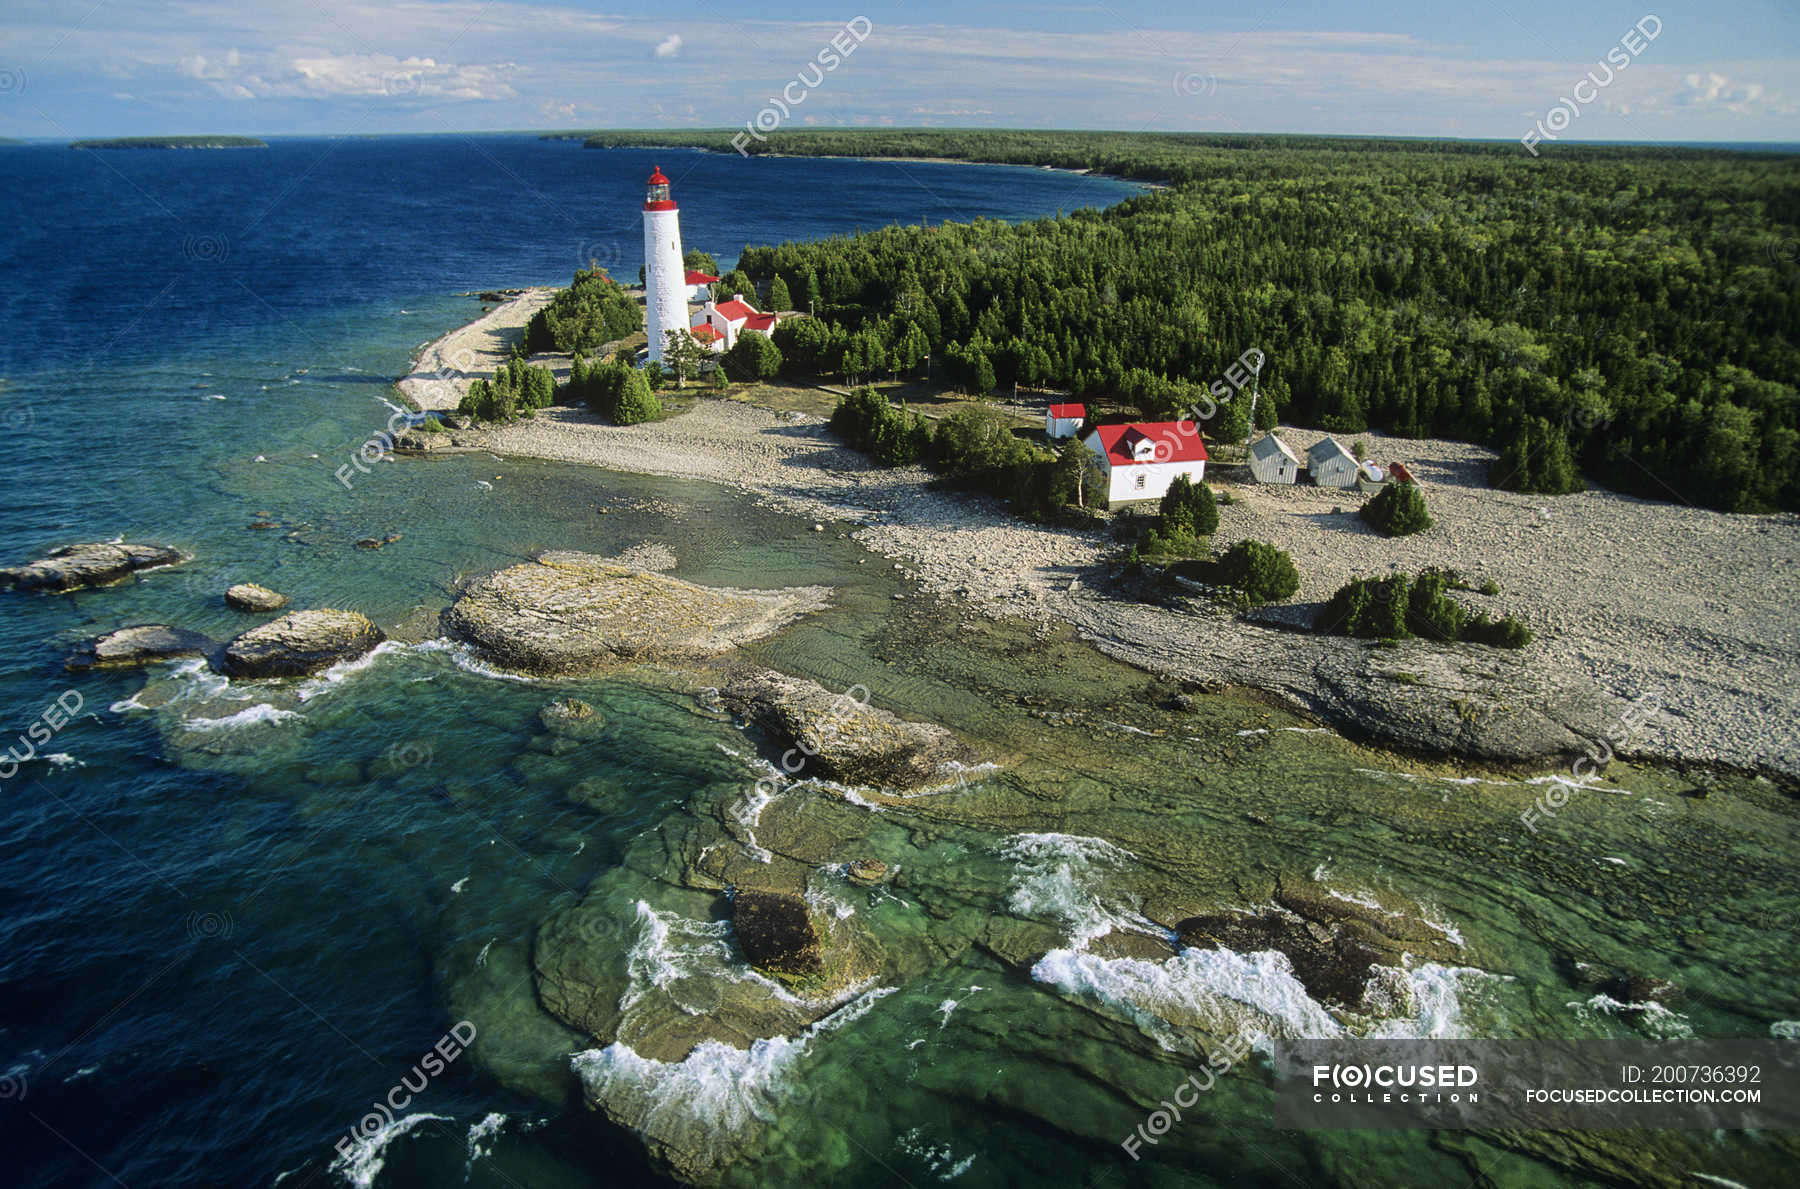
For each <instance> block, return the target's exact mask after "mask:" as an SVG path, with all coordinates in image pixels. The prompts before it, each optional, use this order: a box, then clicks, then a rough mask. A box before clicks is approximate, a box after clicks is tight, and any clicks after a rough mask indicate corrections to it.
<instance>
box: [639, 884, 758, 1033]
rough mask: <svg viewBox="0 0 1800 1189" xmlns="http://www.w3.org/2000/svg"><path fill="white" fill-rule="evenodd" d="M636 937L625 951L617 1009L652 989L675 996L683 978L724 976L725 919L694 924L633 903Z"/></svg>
mask: <svg viewBox="0 0 1800 1189" xmlns="http://www.w3.org/2000/svg"><path fill="white" fill-rule="evenodd" d="M637 919H638V936H637V940H636V941H635V942H633V943H632V946H631V948H630V949H629V950H627V951H626V952H625V973H626V976H627V978H628V979H629V980H630V983H629V985H628V986H627V987H626V988H625V993H624V995H622V996H621V997H620V999H619V1010H620V1011H625V1010H627V1009H629V1008H631V1007H632V1006H633V1005H634V1004H636V1003H637V1002H638V1000H640V999H642V998H643V997H644V996H645V995H648V994H649V993H650V992H651V991H664V992H666V993H668V994H669V995H670V996H671V997H672V998H676V1002H677V1003H679V1002H680V1000H679V998H677V997H676V991H677V987H676V984H677V983H679V982H680V981H681V980H683V979H686V978H693V977H696V976H698V977H701V978H708V979H710V978H715V977H719V976H721V975H726V976H729V972H728V968H729V965H730V963H731V946H730V944H729V943H728V942H727V941H726V938H727V937H728V936H730V933H731V926H730V924H729V923H728V922H726V921H696V920H691V919H689V918H687V917H684V916H681V915H680V914H679V913H674V912H658V911H657V910H656V909H654V908H652V907H650V905H649V904H647V903H646V902H644V901H642V900H639V901H638V902H637Z"/></svg>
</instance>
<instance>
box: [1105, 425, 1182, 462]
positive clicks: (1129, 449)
mask: <svg viewBox="0 0 1800 1189" xmlns="http://www.w3.org/2000/svg"><path fill="white" fill-rule="evenodd" d="M1184 427H1185V428H1184ZM1094 432H1095V433H1097V434H1099V435H1100V448H1101V449H1102V450H1103V451H1105V453H1106V457H1107V460H1108V461H1109V462H1111V463H1112V464H1113V465H1114V466H1138V465H1142V463H1143V462H1205V461H1206V460H1207V458H1208V457H1209V456H1208V455H1207V453H1206V443H1204V442H1202V441H1201V440H1200V427H1199V426H1198V425H1195V424H1194V423H1193V422H1192V421H1140V422H1136V423H1134V424H1130V425H1102V426H1098V427H1096V428H1095V430H1094ZM1144 441H1148V442H1152V443H1154V444H1155V454H1154V455H1153V456H1152V457H1150V458H1147V459H1143V460H1141V462H1140V460H1139V459H1138V458H1137V457H1136V455H1135V452H1134V449H1133V448H1134V447H1135V446H1136V445H1137V443H1139V442H1144Z"/></svg>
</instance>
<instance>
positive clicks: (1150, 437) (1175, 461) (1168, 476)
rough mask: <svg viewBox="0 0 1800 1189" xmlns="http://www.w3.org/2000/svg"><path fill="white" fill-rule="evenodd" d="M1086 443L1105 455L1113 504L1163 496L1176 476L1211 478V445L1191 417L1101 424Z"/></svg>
mask: <svg viewBox="0 0 1800 1189" xmlns="http://www.w3.org/2000/svg"><path fill="white" fill-rule="evenodd" d="M1082 442H1083V444H1084V445H1086V446H1087V448H1088V449H1089V450H1092V451H1093V452H1094V453H1095V454H1097V455H1099V456H1100V469H1101V470H1103V471H1105V472H1106V497H1107V501H1108V502H1109V503H1115V504H1117V503H1126V502H1128V501H1131V500H1156V499H1161V498H1162V497H1163V494H1164V493H1165V492H1167V491H1168V490H1169V484H1171V483H1173V482H1174V481H1175V476H1177V475H1186V476H1187V477H1188V478H1189V479H1190V480H1192V481H1193V482H1195V483H1198V482H1200V481H1201V480H1202V479H1204V478H1205V477H1206V457H1207V456H1206V445H1205V443H1203V442H1202V441H1201V440H1200V434H1199V432H1198V430H1197V429H1196V427H1195V425H1194V423H1193V422H1191V421H1186V422H1182V421H1143V422H1137V423H1134V424H1131V425H1101V426H1097V427H1095V429H1094V430H1093V432H1091V433H1089V434H1088V435H1087V437H1085V438H1083V439H1082Z"/></svg>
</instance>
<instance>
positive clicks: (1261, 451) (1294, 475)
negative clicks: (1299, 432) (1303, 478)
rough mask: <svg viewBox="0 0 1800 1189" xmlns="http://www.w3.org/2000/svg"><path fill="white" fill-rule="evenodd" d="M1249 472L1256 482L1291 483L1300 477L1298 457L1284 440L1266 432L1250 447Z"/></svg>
mask: <svg viewBox="0 0 1800 1189" xmlns="http://www.w3.org/2000/svg"><path fill="white" fill-rule="evenodd" d="M1250 474H1251V475H1252V476H1253V477H1254V478H1255V479H1256V481H1257V482H1258V483H1292V482H1294V481H1295V480H1297V479H1299V478H1300V459H1299V457H1298V456H1297V455H1295V453H1294V452H1293V451H1292V450H1290V449H1288V444H1287V443H1286V442H1284V441H1282V440H1281V439H1280V438H1278V437H1276V436H1275V435H1274V434H1266V435H1264V436H1263V438H1262V439H1261V440H1260V441H1258V442H1256V443H1255V444H1254V445H1252V446H1251V447H1250Z"/></svg>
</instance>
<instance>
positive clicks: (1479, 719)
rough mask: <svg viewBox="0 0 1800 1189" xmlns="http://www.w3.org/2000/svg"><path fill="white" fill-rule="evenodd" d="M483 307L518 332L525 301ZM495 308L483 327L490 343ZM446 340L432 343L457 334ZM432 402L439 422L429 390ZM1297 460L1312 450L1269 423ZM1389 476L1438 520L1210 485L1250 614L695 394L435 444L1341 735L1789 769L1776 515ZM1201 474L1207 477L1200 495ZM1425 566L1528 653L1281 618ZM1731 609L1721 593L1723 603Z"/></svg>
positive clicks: (1798, 541) (1088, 545) (558, 415)
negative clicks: (678, 498)
mask: <svg viewBox="0 0 1800 1189" xmlns="http://www.w3.org/2000/svg"><path fill="white" fill-rule="evenodd" d="M528 304H529V303H527V302H524V301H523V299H521V300H520V302H517V303H513V304H512V305H509V306H508V307H502V310H513V311H515V316H518V317H520V321H521V324H522V319H523V317H528V316H529V311H528V310H526V308H525V307H526V305H528ZM499 313H501V311H500V310H497V311H494V312H493V313H491V314H489V315H488V316H487V317H486V318H484V319H483V320H482V322H483V324H484V329H483V331H482V333H483V334H490V335H491V334H494V333H496V331H497V327H496V326H495V322H494V319H495V315H497V314H499ZM470 329H471V328H470V327H464V328H462V329H461V330H459V331H456V332H452V334H451V335H450V336H446V339H445V340H442V342H450V341H451V340H453V339H456V337H457V336H459V335H463V334H465V332H467V331H469V330H470ZM442 399H443V400H445V401H447V402H448V403H449V404H452V405H453V404H454V403H455V400H456V399H460V395H459V394H458V393H456V392H455V391H454V389H453V388H452V389H451V390H450V391H447V392H445V393H444V394H443V395H442ZM1283 433H1284V436H1285V437H1286V438H1287V440H1288V441H1289V443H1290V444H1291V445H1294V446H1295V447H1296V448H1297V449H1301V450H1303V449H1304V448H1305V447H1306V445H1308V444H1309V443H1310V442H1311V441H1313V440H1315V439H1316V438H1318V437H1320V436H1322V435H1320V434H1318V433H1316V432H1311V431H1306V430H1300V429H1289V430H1284V431H1283ZM1358 436H1360V437H1362V438H1364V439H1366V440H1367V441H1368V442H1369V443H1370V452H1371V455H1372V456H1373V457H1376V458H1387V457H1398V458H1404V459H1406V460H1407V461H1408V463H1409V465H1410V466H1411V467H1412V469H1413V471H1414V473H1415V474H1416V475H1418V476H1419V478H1420V480H1421V482H1422V483H1423V484H1424V485H1425V490H1426V492H1427V495H1428V497H1429V499H1430V501H1431V505H1432V509H1433V513H1434V515H1435V516H1436V517H1437V520H1438V525H1437V527H1435V528H1433V529H1432V530H1430V531H1428V532H1426V533H1423V534H1419V535H1418V536H1415V537H1407V538H1397V539H1388V538H1383V537H1379V536H1377V535H1375V534H1374V533H1372V532H1370V531H1368V530H1367V529H1366V528H1364V527H1362V526H1361V522H1360V521H1359V520H1358V519H1357V518H1356V516H1355V512H1356V508H1357V506H1358V505H1359V504H1360V503H1361V500H1362V498H1363V497H1362V496H1360V495H1359V494H1357V493H1356V492H1353V491H1334V490H1325V489H1318V488H1271V487H1264V486H1255V485H1250V484H1248V483H1233V482H1230V481H1229V477H1228V476H1224V475H1222V476H1220V478H1221V479H1224V480H1225V482H1224V483H1223V484H1222V487H1223V489H1225V490H1230V491H1232V492H1233V495H1234V501H1233V502H1232V503H1231V504H1230V505H1227V506H1225V507H1223V508H1222V509H1221V520H1220V529H1219V533H1218V535H1217V537H1216V539H1215V543H1216V544H1217V545H1218V546H1219V547H1221V548H1223V547H1225V546H1228V545H1229V544H1230V543H1231V542H1233V541H1235V540H1238V539H1242V538H1254V539H1260V540H1269V541H1272V542H1274V543H1275V544H1277V545H1280V546H1281V547H1282V548H1284V549H1287V550H1288V551H1289V552H1290V553H1292V555H1293V557H1294V560H1295V563H1296V565H1297V566H1298V567H1299V569H1300V573H1301V575H1302V582H1303V585H1302V589H1301V592H1300V594H1299V595H1298V596H1297V599H1296V601H1295V603H1294V604H1291V605H1290V606H1289V607H1288V608H1285V609H1277V610H1276V612H1275V614H1273V615H1269V616H1265V617H1262V618H1259V619H1258V620H1257V621H1251V620H1249V619H1245V618H1241V617H1239V616H1236V615H1234V614H1231V613H1228V612H1225V611H1222V610H1219V609H1216V608H1214V607H1211V606H1209V605H1207V604H1205V603H1204V602H1201V601H1197V600H1188V601H1177V602H1176V603H1175V604H1174V605H1153V604H1147V603H1143V602H1139V601H1137V600H1135V599H1133V598H1130V597H1126V596H1125V595H1124V594H1122V593H1121V592H1120V591H1119V590H1117V589H1115V588H1114V586H1113V584H1112V582H1111V576H1110V569H1111V568H1110V567H1109V566H1108V565H1107V564H1106V562H1105V558H1106V556H1107V554H1108V552H1109V550H1110V549H1111V547H1112V546H1111V542H1110V541H1109V540H1108V539H1107V537H1106V536H1105V534H1104V533H1103V532H1101V531H1096V530H1070V529H1057V528H1045V527H1042V526H1034V525H1029V524H1025V523H1023V522H1020V521H1018V520H1016V519H1014V518H1012V517H1011V516H1009V515H1008V514H1007V513H1006V512H1005V510H1004V509H1003V508H1002V507H1000V506H999V505H998V504H997V503H996V502H995V501H992V500H988V499H984V498H981V497H976V496H971V495H967V494H963V493H957V492H949V491H945V490H943V489H941V488H939V487H938V486H936V485H935V484H934V483H933V482H932V477H931V476H930V475H929V474H928V473H927V472H925V471H923V470H921V469H919V468H901V469H895V470H884V469H880V468H876V467H873V466H871V465H870V464H869V463H868V461H867V460H866V459H865V458H864V457H863V456H862V455H860V454H858V453H856V452H854V451H851V450H848V449H846V448H844V447H842V446H840V445H838V444H837V443H836V441H835V440H834V439H833V438H831V436H830V435H829V434H828V433H827V431H826V428H825V426H824V424H823V422H822V421H821V420H820V419H819V418H817V417H812V416H807V415H804V414H798V413H776V412H772V411H769V410H766V409H763V408H760V407H756V406H753V405H748V404H744V403H740V402H735V401H730V400H718V399H712V398H702V399H700V400H699V401H698V402H697V403H696V405H695V406H694V407H693V408H692V409H691V410H689V411H688V412H686V413H684V414H682V415H680V416H677V417H674V418H671V419H669V420H667V421H663V422H656V423H651V424H646V425H638V426H631V427H624V428H621V427H615V426H610V425H605V424H601V423H600V422H598V421H597V420H596V419H594V418H592V417H590V416H589V415H588V414H587V413H585V412H584V411H581V410H576V409H564V408H556V409H549V410H545V411H543V412H541V413H540V414H539V415H538V416H537V417H535V418H533V419H532V420H530V421H524V422H520V423H517V424H514V425H510V426H502V427H490V428H483V429H479V430H464V431H459V432H458V434H457V435H456V444H455V445H453V446H452V447H451V448H457V447H458V446H460V447H461V448H466V449H482V450H491V451H494V452H495V453H499V454H510V455H516V456H521V457H531V458H540V459H549V460H555V461H567V462H581V463H586V464H589V465H594V466H600V467H605V468H607V469H611V470H618V471H624V472H630V473H637V474H649V475H662V476H673V477H680V478H694V479H705V480H709V481H712V482H719V483H724V484H727V485H730V486H733V487H735V488H738V489H740V490H743V491H745V492H747V493H750V494H753V495H755V496H756V497H758V498H759V499H761V500H762V501H764V502H766V503H768V504H771V505H772V506H776V507H780V508H782V509H784V510H788V511H792V512H795V513H798V514H801V515H806V516H810V517H815V518H830V519H834V520H838V521H848V522H850V523H851V524H852V525H854V526H856V527H854V528H853V529H852V530H851V531H852V533H853V536H854V537H855V539H856V540H858V541H859V542H861V543H862V544H864V545H865V546H867V547H868V548H869V549H871V550H873V551H875V552H877V553H880V554H882V555H884V556H886V557H888V558H890V559H893V560H894V561H895V562H896V563H897V568H899V569H902V570H903V572H904V573H905V575H906V576H907V577H908V578H910V579H912V580H914V581H916V582H917V583H918V585H919V587H920V589H921V590H922V591H924V592H925V593H927V594H932V595H937V596H940V597H944V598H954V599H960V600H962V601H964V602H965V603H966V604H968V605H970V606H971V607H973V608H974V609H976V610H978V611H979V612H981V613H983V614H985V615H989V616H993V617H1015V616H1017V617H1027V618H1031V619H1035V620H1037V621H1039V622H1040V624H1042V625H1044V627H1045V629H1046V630H1052V629H1053V628H1054V627H1055V625H1058V624H1066V625H1069V626H1070V627H1072V628H1073V629H1074V630H1075V631H1077V632H1079V633H1080V634H1081V635H1082V636H1083V637H1084V638H1086V639H1088V640H1090V641H1091V642H1092V643H1093V644H1094V645H1095V646H1096V647H1098V648H1100V649H1101V650H1102V651H1104V652H1106V653H1107V654H1108V655H1111V656H1114V657H1116V658H1117V659H1120V660H1123V661H1126V662H1127V663H1130V664H1132V665H1135V666H1137V667H1140V668H1143V669H1145V670H1148V671H1151V672H1155V673H1158V674H1166V675H1169V676H1171V677H1173V678H1176V679H1179V680H1181V681H1184V682H1188V683H1191V684H1192V685H1194V686H1195V687H1196V688H1203V689H1220V688H1224V687H1226V686H1242V687H1249V688H1253V689H1257V690H1262V691H1264V692H1266V693H1268V694H1271V695H1273V696H1275V697H1277V698H1279V699H1280V700H1281V701H1283V702H1284V703H1286V704H1288V705H1290V706H1292V707H1294V708H1296V709H1298V710H1300V711H1302V712H1304V713H1306V714H1309V715H1311V716H1313V717H1315V718H1317V719H1319V720H1320V721H1322V722H1324V723H1327V724H1329V725H1331V726H1332V727H1334V728H1336V729H1338V730H1340V731H1342V732H1343V733H1345V734H1347V735H1351V736H1354V737H1359V738H1362V739H1365V740H1369V741H1372V742H1375V743H1378V744H1380V745H1382V746H1386V747H1390V748H1394V749H1397V750H1402V751H1407V752H1414V753H1420V754H1426V755H1442V756H1450V757H1453V758H1458V759H1464V760H1469V761H1475V762H1480V763H1500V764H1508V765H1526V766H1534V767H1548V766H1552V765H1565V764H1568V763H1569V762H1570V761H1571V760H1573V759H1576V758H1578V757H1580V756H1582V755H1593V756H1600V757H1605V758H1610V757H1611V756H1612V755H1614V754H1617V755H1619V756H1622V757H1627V758H1637V759H1646V760H1652V761H1659V762H1674V763H1681V764H1688V765H1702V766H1704V765H1717V766H1722V767H1729V768H1735V769H1743V770H1753V771H1761V772H1766V773H1770V774H1773V775H1776V776H1778V777H1784V778H1790V779H1791V778H1793V777H1795V776H1797V775H1800V697H1797V695H1796V692H1795V690H1794V688H1793V685H1792V682H1791V680H1790V677H1791V674H1792V673H1793V672H1794V671H1795V670H1796V669H1797V668H1800V628H1797V627H1796V625H1795V624H1794V623H1793V622H1792V620H1791V617H1790V616H1789V615H1788V614H1787V610H1786V608H1787V601H1786V598H1785V595H1784V593H1783V592H1784V591H1786V590H1788V589H1790V588H1791V582H1792V580H1793V579H1794V578H1795V577H1796V576H1800V518H1797V517H1794V516H1792V515H1775V516H1748V515H1729V514H1725V513H1717V512H1708V511H1703V510H1698V509H1693V508H1684V507H1679V506H1675V505H1668V504H1657V503H1652V502H1649V501H1644V500H1638V499H1633V498H1631V497H1626V496H1620V495H1616V494H1614V493H1611V492H1605V491H1588V492H1585V493H1582V494H1579V495H1572V496H1563V497H1557V498H1549V497H1541V496H1528V495H1517V494H1513V493H1508V492H1501V491H1496V490H1493V489H1490V488H1488V487H1487V486H1486V484H1485V479H1484V476H1485V467H1486V461H1487V460H1488V459H1490V458H1491V457H1492V454H1491V452H1489V451H1486V450H1484V449H1482V448H1481V447H1476V446H1471V445H1468V444H1466V443H1457V442H1447V441H1436V440H1418V441H1410V440H1397V439H1386V438H1384V437H1382V436H1381V435H1379V434H1376V433H1368V434H1363V435H1358ZM1211 477H1212V476H1211V475H1209V478H1211ZM1426 565H1447V566H1452V567H1455V568H1457V569H1459V570H1461V571H1463V572H1464V573H1465V574H1469V575H1472V576H1475V577H1477V578H1478V579H1481V578H1492V579H1494V580H1495V581H1496V582H1497V583H1498V584H1499V586H1500V588H1501V590H1502V592H1503V594H1502V596H1501V601H1500V603H1499V604H1497V606H1499V607H1501V608H1503V609H1504V610H1505V611H1507V612H1510V613H1513V614H1516V615H1519V616H1521V617H1522V618H1524V619H1525V620H1526V621H1527V622H1528V623H1529V624H1530V625H1531V627H1532V629H1533V631H1534V633H1535V634H1536V636H1537V641H1536V642H1535V643H1533V644H1532V645H1531V646H1530V647H1528V648H1526V649H1525V650H1523V651H1522V652H1520V653H1517V654H1510V653H1503V652H1501V651H1499V650H1494V649H1489V648H1484V647H1481V646H1477V645H1455V646H1448V647H1444V646H1437V645H1430V644H1426V643H1422V642H1418V641H1407V642H1403V643H1401V644H1399V645H1397V646H1387V645H1376V644H1373V643H1371V642H1368V641H1362V640H1353V639H1345V638H1339V637H1327V636H1317V635H1313V634H1311V633H1309V632H1306V631H1302V630H1295V628H1294V627H1293V626H1292V625H1291V624H1284V623H1282V622H1281V621H1282V619H1283V618H1284V616H1285V618H1287V619H1290V620H1303V619H1304V618H1306V616H1305V610H1306V605H1307V604H1313V605H1316V604H1318V603H1321V602H1323V601H1324V600H1325V599H1326V598H1328V597H1329V596H1330V594H1331V592H1332V591H1333V590H1335V589H1336V587H1337V586H1338V585H1340V584H1341V583H1342V582H1343V581H1346V580H1347V579H1348V578H1349V577H1351V576H1356V575H1382V574H1386V573H1390V572H1396V571H1404V572H1408V573H1411V572H1416V571H1417V570H1418V569H1420V568H1422V567H1423V566H1426ZM1727 592H1729V593H1727Z"/></svg>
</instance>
